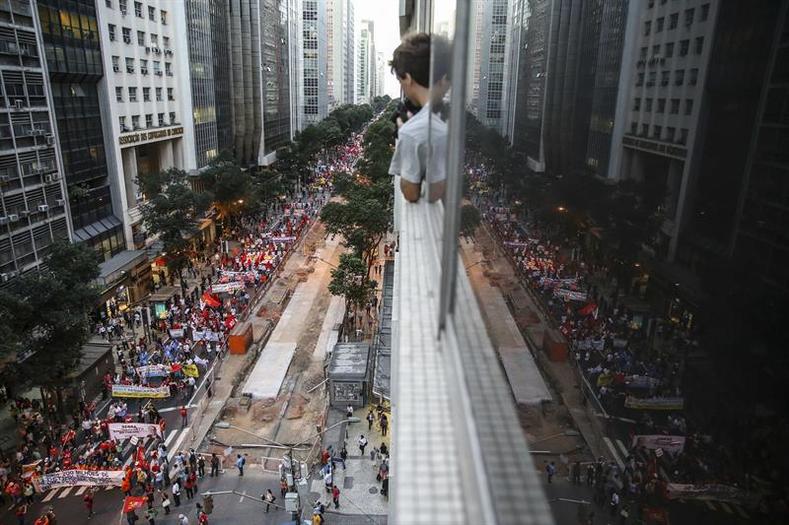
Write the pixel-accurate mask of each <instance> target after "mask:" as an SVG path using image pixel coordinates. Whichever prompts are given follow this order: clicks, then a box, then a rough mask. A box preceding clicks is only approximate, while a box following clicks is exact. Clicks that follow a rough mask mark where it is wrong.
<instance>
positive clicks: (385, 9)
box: [354, 0, 400, 97]
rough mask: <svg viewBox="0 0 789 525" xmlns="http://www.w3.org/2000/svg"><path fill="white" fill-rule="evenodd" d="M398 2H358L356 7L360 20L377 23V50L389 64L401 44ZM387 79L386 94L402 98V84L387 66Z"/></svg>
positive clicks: (355, 4) (383, 0)
mask: <svg viewBox="0 0 789 525" xmlns="http://www.w3.org/2000/svg"><path fill="white" fill-rule="evenodd" d="M399 5H400V3H399V1H398V0H356V1H355V2H354V7H355V8H356V9H355V10H356V13H357V17H358V20H372V21H373V23H375V50H376V52H377V51H383V53H384V59H385V60H386V61H387V62H389V60H390V59H391V58H392V52H393V51H394V49H395V48H396V47H397V45H398V44H399V43H400V22H399V20H398V18H397V15H398V9H399ZM384 76H385V77H386V83H385V84H384V86H385V88H386V91H385V92H386V94H387V95H389V96H390V97H399V96H400V84H399V83H398V82H397V79H395V77H394V75H392V74H391V73H390V72H389V67H388V66H387V67H386V68H385V71H384Z"/></svg>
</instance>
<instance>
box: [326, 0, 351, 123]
mask: <svg viewBox="0 0 789 525" xmlns="http://www.w3.org/2000/svg"><path fill="white" fill-rule="evenodd" d="M326 13H327V15H326V20H327V23H326V34H327V56H328V59H327V64H326V79H327V80H326V86H327V97H328V104H329V110H330V111H331V110H332V109H334V108H336V107H337V106H341V105H343V104H353V103H354V100H355V98H354V94H355V90H354V85H353V80H354V77H355V75H354V65H355V51H354V39H355V35H356V33H355V32H354V29H355V24H354V16H355V14H354V3H353V0H326Z"/></svg>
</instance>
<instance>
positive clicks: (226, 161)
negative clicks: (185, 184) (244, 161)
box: [199, 155, 255, 217]
mask: <svg viewBox="0 0 789 525" xmlns="http://www.w3.org/2000/svg"><path fill="white" fill-rule="evenodd" d="M199 178H200V182H201V187H202V190H203V191H204V192H206V193H208V194H209V197H210V199H211V201H212V202H213V204H214V206H216V208H217V209H218V210H219V213H220V216H222V217H232V216H233V215H234V214H236V213H239V212H241V211H243V210H244V209H245V206H247V205H248V204H249V203H250V200H251V198H252V197H253V195H254V194H255V188H254V185H255V183H254V181H253V178H252V176H251V175H250V174H249V172H248V171H247V170H243V169H241V166H240V165H239V164H238V162H236V160H235V159H234V158H232V157H230V156H229V155H220V156H219V157H217V158H216V159H214V160H213V161H212V162H211V163H210V164H209V165H208V166H207V167H206V169H204V170H203V171H202V172H201V173H200V176H199Z"/></svg>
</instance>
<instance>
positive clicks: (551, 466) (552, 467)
mask: <svg viewBox="0 0 789 525" xmlns="http://www.w3.org/2000/svg"><path fill="white" fill-rule="evenodd" d="M545 474H546V475H547V476H548V483H552V482H553V477H554V476H555V475H556V463H554V462H553V461H551V462H550V463H548V464H547V465H545Z"/></svg>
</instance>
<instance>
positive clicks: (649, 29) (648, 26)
mask: <svg viewBox="0 0 789 525" xmlns="http://www.w3.org/2000/svg"><path fill="white" fill-rule="evenodd" d="M651 32H652V20H647V21H646V22H644V36H649V33H651Z"/></svg>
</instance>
